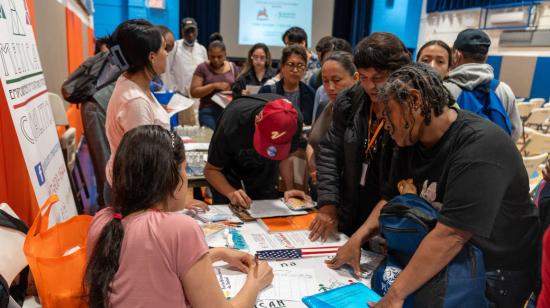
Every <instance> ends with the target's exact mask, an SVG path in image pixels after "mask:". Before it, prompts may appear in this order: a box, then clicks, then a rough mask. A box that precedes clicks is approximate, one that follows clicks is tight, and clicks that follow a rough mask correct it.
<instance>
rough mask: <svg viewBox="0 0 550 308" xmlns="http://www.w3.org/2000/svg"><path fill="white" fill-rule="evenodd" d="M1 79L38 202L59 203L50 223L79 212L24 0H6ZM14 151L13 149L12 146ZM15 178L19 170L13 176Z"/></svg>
mask: <svg viewBox="0 0 550 308" xmlns="http://www.w3.org/2000/svg"><path fill="white" fill-rule="evenodd" d="M0 12H2V13H3V14H0V29H2V30H1V31H0V80H1V81H2V88H3V93H4V96H5V98H6V100H5V102H4V101H3V100H2V103H6V102H7V104H8V107H9V110H10V113H11V118H12V120H13V125H14V126H15V131H16V133H17V137H18V139H19V144H20V146H21V150H22V152H23V156H24V158H25V164H26V165H27V171H28V173H29V176H30V179H31V182H32V186H33V189H34V193H35V195H36V199H37V201H38V204H39V205H41V204H43V203H44V202H45V201H46V199H47V198H48V197H49V196H50V195H53V194H57V195H58V196H59V202H58V203H57V204H56V206H54V208H53V209H52V211H51V215H50V226H51V225H53V224H55V223H56V222H60V221H64V220H66V219H68V218H70V217H72V216H73V215H76V213H77V211H76V207H75V202H74V198H73V195H72V192H71V187H70V182H69V178H68V174H67V169H66V168H65V162H64V160H63V154H62V152H61V146H60V144H59V140H58V137H57V130H56V127H55V122H54V118H53V114H52V110H51V108H50V103H49V101H48V95H47V92H48V89H47V88H46V81H45V79H44V74H43V72H42V66H41V64H40V57H39V55H38V49H37V47H36V40H35V38H34V32H33V29H32V26H31V22H30V15H29V11H28V8H27V7H26V3H25V1H24V0H10V1H0ZM8 150H9V149H8ZM10 176H11V178H12V179H13V181H18V180H19V175H17V174H12V175H10Z"/></svg>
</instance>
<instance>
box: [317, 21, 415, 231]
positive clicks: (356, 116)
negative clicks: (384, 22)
mask: <svg viewBox="0 0 550 308" xmlns="http://www.w3.org/2000/svg"><path fill="white" fill-rule="evenodd" d="M354 62H355V66H356V67H357V71H358V72H359V76H360V77H359V79H360V82H359V83H358V84H356V85H354V86H353V87H351V88H350V89H348V90H345V92H343V93H342V94H341V95H340V96H339V97H338V98H337V100H336V102H335V107H334V117H333V122H332V124H331V126H330V128H329V131H328V133H327V135H326V136H325V138H324V139H323V141H322V142H321V145H320V153H319V159H318V161H317V174H318V194H319V197H318V201H317V204H318V206H319V207H320V209H319V213H318V215H317V217H316V219H315V220H314V221H313V222H312V224H311V226H310V229H311V233H310V239H311V240H317V239H318V238H321V239H323V240H326V239H327V238H328V237H329V236H330V235H331V234H336V233H337V232H338V231H340V232H343V233H345V234H347V235H351V234H353V232H355V230H357V228H359V226H361V224H362V223H363V222H364V221H365V219H366V218H367V217H368V215H369V214H370V211H371V210H372V208H374V206H375V205H376V203H378V202H379V201H380V200H381V197H382V196H381V195H380V193H379V186H380V185H382V184H383V183H380V180H379V178H380V177H381V174H380V171H382V170H379V169H380V166H379V165H380V164H383V165H387V164H386V163H385V162H387V161H388V159H390V158H389V157H387V156H388V155H389V154H383V155H382V154H381V153H387V152H390V154H391V140H389V138H387V136H384V135H385V133H384V130H383V129H382V121H381V119H382V117H381V114H382V108H381V106H379V104H378V103H377V102H378V99H377V96H378V87H379V86H380V85H382V84H383V83H384V82H385V80H386V78H387V77H388V75H389V74H390V73H391V72H392V71H394V70H396V69H398V68H400V67H401V66H404V65H406V64H409V63H411V57H410V53H409V51H408V50H407V48H406V47H405V45H404V44H403V42H401V40H400V39H399V38H398V37H396V36H395V35H393V34H390V33H385V32H378V33H373V34H372V35H370V36H368V37H366V38H365V39H363V40H362V41H361V42H360V43H359V44H358V45H357V47H356V50H355V53H354ZM382 139H386V140H387V142H380V140H382ZM386 144H387V146H386ZM382 202H383V201H382Z"/></svg>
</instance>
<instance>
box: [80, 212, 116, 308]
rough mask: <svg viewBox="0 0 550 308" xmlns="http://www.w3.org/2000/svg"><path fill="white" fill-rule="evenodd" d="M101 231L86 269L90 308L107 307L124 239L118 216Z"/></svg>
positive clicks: (85, 277) (85, 279)
mask: <svg viewBox="0 0 550 308" xmlns="http://www.w3.org/2000/svg"><path fill="white" fill-rule="evenodd" d="M113 216H114V218H113V219H112V220H111V221H110V222H108V223H107V224H106V225H105V226H104V227H103V230H101V234H100V235H99V238H98V240H97V242H96V244H95V247H94V249H93V251H92V254H91V256H90V260H89V262H88V265H87V267H86V272H85V274H84V275H85V276H84V281H85V287H86V291H87V295H88V305H89V307H90V308H106V307H109V306H110V305H109V293H110V292H111V284H112V282H113V279H114V277H115V274H116V272H117V271H118V267H119V259H120V250H121V247H122V240H123V239H124V228H123V226H122V221H121V220H120V218H121V217H120V214H118V213H117V214H114V215H113Z"/></svg>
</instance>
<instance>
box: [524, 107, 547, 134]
mask: <svg viewBox="0 0 550 308" xmlns="http://www.w3.org/2000/svg"><path fill="white" fill-rule="evenodd" d="M549 118H550V108H534V109H533V110H531V115H530V116H529V118H528V119H527V120H526V121H525V126H534V127H535V128H536V129H537V130H540V131H542V132H544V133H546V132H547V131H548V119H549Z"/></svg>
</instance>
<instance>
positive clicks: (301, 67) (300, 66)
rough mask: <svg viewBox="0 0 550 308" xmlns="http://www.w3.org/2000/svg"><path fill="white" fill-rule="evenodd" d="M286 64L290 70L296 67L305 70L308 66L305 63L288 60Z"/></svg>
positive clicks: (297, 69)
mask: <svg viewBox="0 0 550 308" xmlns="http://www.w3.org/2000/svg"><path fill="white" fill-rule="evenodd" d="M285 65H286V66H288V68H289V69H290V70H294V69H296V71H298V72H303V71H305V70H306V66H305V65H304V64H303V63H294V62H287V63H285Z"/></svg>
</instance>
